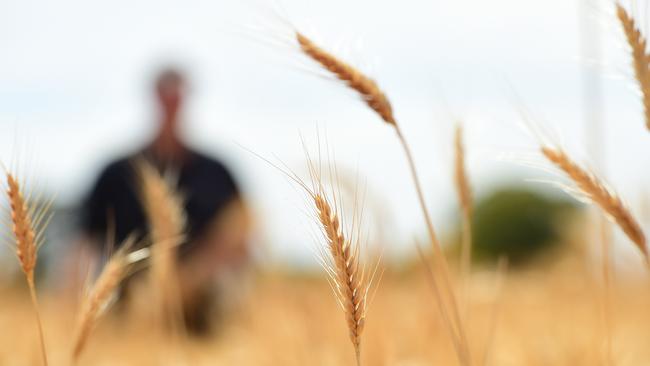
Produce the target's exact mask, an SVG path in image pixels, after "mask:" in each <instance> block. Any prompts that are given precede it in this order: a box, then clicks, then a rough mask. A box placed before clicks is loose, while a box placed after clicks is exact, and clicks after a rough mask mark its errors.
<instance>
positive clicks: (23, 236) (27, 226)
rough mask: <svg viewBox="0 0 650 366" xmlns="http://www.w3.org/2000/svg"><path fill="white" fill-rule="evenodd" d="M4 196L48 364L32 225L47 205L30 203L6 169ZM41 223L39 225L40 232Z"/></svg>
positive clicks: (36, 238)
mask: <svg viewBox="0 0 650 366" xmlns="http://www.w3.org/2000/svg"><path fill="white" fill-rule="evenodd" d="M7 187H8V188H7V196H8V198H9V204H10V207H11V221H12V232H13V234H14V239H15V251H16V256H17V257H18V261H19V263H20V268H21V269H22V271H23V273H24V274H25V278H26V279H27V285H28V287H29V294H30V298H31V301H32V305H33V307H34V312H35V314H36V323H37V325H38V334H39V339H40V347H41V355H42V359H43V365H47V351H46V347H45V336H44V334H43V325H42V321H41V314H40V310H39V306H38V298H37V296H36V286H35V284H34V269H35V268H36V261H37V258H38V247H39V239H40V238H41V235H40V233H38V234H37V232H36V230H37V229H35V228H38V227H39V226H40V224H43V222H44V220H45V222H46V221H47V219H45V216H46V211H47V208H48V207H49V205H47V206H44V208H42V209H41V210H40V211H39V210H38V209H35V208H32V207H30V206H29V202H27V200H26V199H25V197H24V195H23V193H22V190H21V188H20V184H19V183H18V180H17V179H16V178H15V177H14V176H13V175H12V174H11V173H7ZM43 229H44V226H43V227H41V233H42V232H43Z"/></svg>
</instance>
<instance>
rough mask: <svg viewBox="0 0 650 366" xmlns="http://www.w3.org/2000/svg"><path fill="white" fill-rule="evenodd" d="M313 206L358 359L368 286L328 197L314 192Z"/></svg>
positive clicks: (354, 252)
mask: <svg viewBox="0 0 650 366" xmlns="http://www.w3.org/2000/svg"><path fill="white" fill-rule="evenodd" d="M313 200H314V205H315V208H316V212H317V215H318V220H319V221H320V224H321V227H322V230H323V233H324V234H325V238H326V240H327V249H328V251H329V254H330V256H331V260H332V263H333V264H334V266H333V267H334V268H332V269H331V270H332V272H333V274H334V275H333V277H334V283H335V290H336V293H337V297H338V300H339V302H340V304H341V306H342V307H343V310H344V311H345V315H346V322H347V326H348V331H349V333H350V340H351V341H352V345H353V346H354V350H355V353H356V356H357V360H358V359H359V357H360V347H361V333H362V331H363V328H364V324H365V317H366V294H367V288H366V285H365V283H364V282H365V281H364V278H363V277H364V276H363V274H362V273H361V272H360V264H359V258H358V255H359V253H358V248H357V247H356V246H355V245H354V244H353V243H352V242H351V241H350V240H349V239H348V238H346V237H345V235H343V232H342V229H341V221H340V219H339V216H338V215H337V213H336V211H335V210H333V208H332V205H330V203H329V201H328V200H327V198H326V197H325V196H324V195H322V194H320V193H316V194H314V195H313Z"/></svg>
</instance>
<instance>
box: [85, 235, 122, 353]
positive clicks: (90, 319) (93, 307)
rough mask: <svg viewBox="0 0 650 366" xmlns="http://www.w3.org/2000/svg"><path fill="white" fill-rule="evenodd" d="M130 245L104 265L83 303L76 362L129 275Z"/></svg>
mask: <svg viewBox="0 0 650 366" xmlns="http://www.w3.org/2000/svg"><path fill="white" fill-rule="evenodd" d="M129 247H131V244H130V243H125V244H124V245H123V246H122V247H121V248H120V249H119V250H118V251H117V252H116V253H115V254H113V256H111V258H110V259H109V261H108V262H107V263H106V265H104V268H103V270H102V272H101V274H100V275H99V277H97V279H96V280H95V282H94V284H93V285H92V286H91V288H90V290H89V291H88V293H87V295H86V296H85V297H84V299H83V300H82V303H81V308H80V312H79V315H78V318H77V324H76V328H75V333H74V336H73V348H72V359H73V361H74V362H76V361H77V360H78V359H79V356H80V355H81V353H82V352H83V350H84V348H85V346H86V343H87V342H88V339H89V338H90V334H91V332H92V330H93V329H94V328H95V325H96V324H97V321H98V320H99V318H100V317H101V316H102V315H103V314H104V312H105V311H106V309H107V308H108V305H109V303H110V301H111V299H112V298H113V295H114V294H115V292H116V290H117V288H118V286H119V285H120V282H121V281H122V280H123V279H124V277H125V276H126V275H127V273H128V270H129V268H130V266H131V264H132V263H133V262H132V261H131V260H129V255H128V253H127V249H128V248H129Z"/></svg>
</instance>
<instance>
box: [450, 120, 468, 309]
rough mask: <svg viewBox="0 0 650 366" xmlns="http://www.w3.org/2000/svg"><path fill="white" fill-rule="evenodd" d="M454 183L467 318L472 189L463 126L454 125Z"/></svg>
mask: <svg viewBox="0 0 650 366" xmlns="http://www.w3.org/2000/svg"><path fill="white" fill-rule="evenodd" d="M454 152H455V154H454V183H455V184H456V193H457V195H458V202H459V204H460V208H461V212H462V217H463V224H462V225H463V229H462V238H461V256H460V257H461V260H460V273H461V275H462V277H463V282H464V283H463V300H464V303H465V305H464V306H465V318H467V308H468V307H469V305H468V301H469V300H468V281H469V276H470V273H471V265H472V210H473V207H472V189H471V187H470V185H469V179H468V177H467V171H466V168H465V149H464V145H463V128H462V127H461V125H460V124H459V125H457V126H456V133H455V135H454Z"/></svg>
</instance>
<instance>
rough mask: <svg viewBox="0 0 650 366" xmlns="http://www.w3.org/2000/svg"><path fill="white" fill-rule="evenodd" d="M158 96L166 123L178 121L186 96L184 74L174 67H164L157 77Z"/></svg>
mask: <svg viewBox="0 0 650 366" xmlns="http://www.w3.org/2000/svg"><path fill="white" fill-rule="evenodd" d="M156 96H157V97H158V103H159V104H160V108H161V111H162V113H163V117H164V118H163V119H164V121H165V123H176V120H177V116H178V112H179V111H180V109H181V106H182V104H183V98H184V96H185V78H184V76H183V74H182V73H181V72H180V71H179V70H177V69H174V68H167V69H164V70H163V71H162V72H161V73H160V74H158V77H157V78H156ZM169 127H172V126H169Z"/></svg>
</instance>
